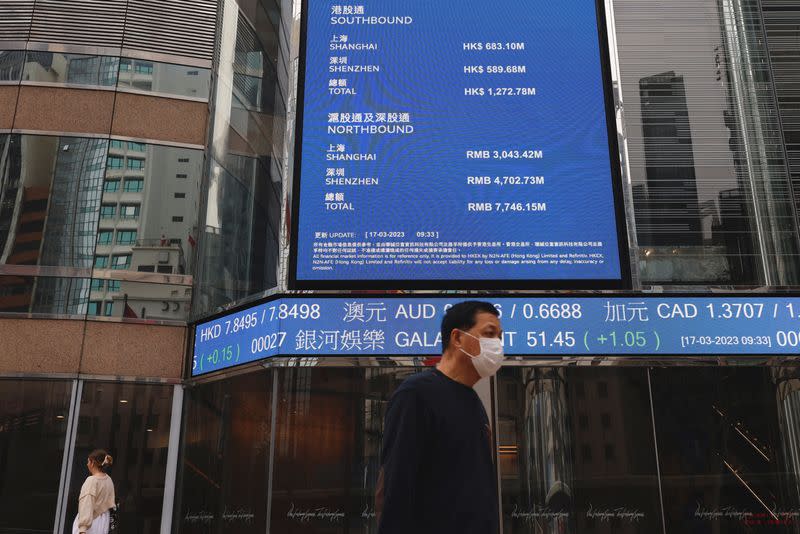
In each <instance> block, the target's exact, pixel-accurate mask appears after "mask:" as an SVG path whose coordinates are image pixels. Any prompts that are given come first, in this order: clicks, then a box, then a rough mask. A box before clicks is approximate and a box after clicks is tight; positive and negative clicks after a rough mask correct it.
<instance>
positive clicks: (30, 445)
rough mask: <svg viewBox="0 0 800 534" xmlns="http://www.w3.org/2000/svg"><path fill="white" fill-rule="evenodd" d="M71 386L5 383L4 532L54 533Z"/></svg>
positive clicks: (0, 492)
mask: <svg viewBox="0 0 800 534" xmlns="http://www.w3.org/2000/svg"><path fill="white" fill-rule="evenodd" d="M71 392H72V382H69V381H52V380H0V532H9V533H11V532H30V533H37V534H40V533H41V534H43V533H51V532H53V524H54V522H55V516H56V506H57V501H58V486H59V480H60V476H61V465H62V463H63V458H64V446H65V443H66V435H67V420H68V418H69V401H70V395H71Z"/></svg>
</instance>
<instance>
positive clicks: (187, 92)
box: [118, 58, 211, 99]
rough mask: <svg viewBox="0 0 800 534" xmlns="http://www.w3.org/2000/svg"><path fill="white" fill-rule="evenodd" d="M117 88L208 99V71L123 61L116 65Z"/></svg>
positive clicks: (167, 64) (209, 85)
mask: <svg viewBox="0 0 800 534" xmlns="http://www.w3.org/2000/svg"><path fill="white" fill-rule="evenodd" d="M118 88H119V89H123V90H124V89H132V90H135V91H145V92H152V93H156V94H163V95H176V96H186V97H191V98H200V99H207V98H208V94H209V91H210V90H211V71H210V70H209V69H203V68H198V67H191V66H184V65H173V64H170V63H159V62H157V61H146V60H143V59H130V58H122V59H120V61H119V84H118Z"/></svg>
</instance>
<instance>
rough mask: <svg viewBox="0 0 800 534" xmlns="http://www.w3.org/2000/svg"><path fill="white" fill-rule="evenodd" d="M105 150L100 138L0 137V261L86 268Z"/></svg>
mask: <svg viewBox="0 0 800 534" xmlns="http://www.w3.org/2000/svg"><path fill="white" fill-rule="evenodd" d="M107 148H108V141H106V140H102V139H85V138H78V137H49V136H34V135H16V134H15V135H3V136H0V149H2V150H0V154H1V156H0V157H2V159H3V161H4V164H3V165H0V261H2V262H3V263H8V264H23V265H24V264H29V265H48V266H60V267H74V268H89V267H91V265H92V257H93V255H94V245H95V242H96V236H97V221H98V219H99V211H100V199H101V196H102V194H103V173H104V167H105V160H106V151H107ZM34 242H37V243H39V246H38V247H31V246H30V245H31V243H34Z"/></svg>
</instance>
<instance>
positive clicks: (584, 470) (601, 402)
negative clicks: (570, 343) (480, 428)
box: [496, 367, 661, 534]
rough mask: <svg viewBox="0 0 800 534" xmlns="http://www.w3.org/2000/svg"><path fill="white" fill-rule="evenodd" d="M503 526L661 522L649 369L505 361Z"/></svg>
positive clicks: (635, 528) (611, 526)
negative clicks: (518, 364)
mask: <svg viewBox="0 0 800 534" xmlns="http://www.w3.org/2000/svg"><path fill="white" fill-rule="evenodd" d="M496 394H497V406H498V416H497V437H498V459H499V464H498V465H499V470H500V478H501V487H502V500H503V505H502V512H503V531H504V533H506V534H510V533H514V534H516V533H526V534H533V533H537V534H547V533H552V534H556V533H558V534H568V533H581V534H583V533H587V534H592V533H608V534H611V533H621V532H622V533H631V534H633V533H642V534H650V533H655V532H660V531H661V510H660V501H659V493H658V476H657V465H656V455H655V447H654V442H653V431H652V420H651V418H650V409H649V406H650V399H649V391H648V386H647V369H644V368H628V369H625V368H617V369H610V368H605V369H598V368H592V369H581V368H542V367H537V368H534V367H525V368H521V367H510V368H509V367H507V368H504V369H502V370H501V372H500V373H499V374H498V377H497V391H496Z"/></svg>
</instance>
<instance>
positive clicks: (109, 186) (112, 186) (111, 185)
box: [103, 180, 119, 193]
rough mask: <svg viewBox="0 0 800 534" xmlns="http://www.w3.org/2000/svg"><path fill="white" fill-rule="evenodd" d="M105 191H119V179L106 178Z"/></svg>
mask: <svg viewBox="0 0 800 534" xmlns="http://www.w3.org/2000/svg"><path fill="white" fill-rule="evenodd" d="M103 191H105V192H106V193H116V192H117V191H119V180H106V181H105V183H103Z"/></svg>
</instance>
